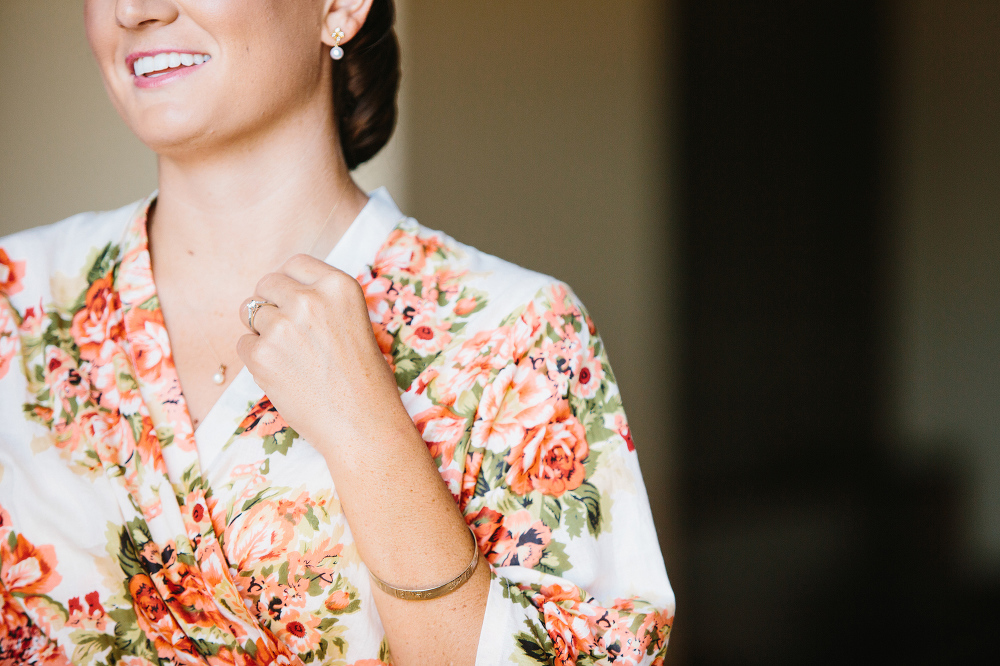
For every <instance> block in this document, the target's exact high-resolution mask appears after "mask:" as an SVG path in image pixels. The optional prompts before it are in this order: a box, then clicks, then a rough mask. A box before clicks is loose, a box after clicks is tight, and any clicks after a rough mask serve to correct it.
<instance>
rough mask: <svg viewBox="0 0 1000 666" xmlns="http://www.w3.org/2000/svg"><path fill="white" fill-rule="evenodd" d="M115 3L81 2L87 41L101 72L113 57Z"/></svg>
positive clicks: (99, 1)
mask: <svg viewBox="0 0 1000 666" xmlns="http://www.w3.org/2000/svg"><path fill="white" fill-rule="evenodd" d="M114 13H115V3H114V2H113V1H112V0H86V2H84V3H83V24H84V28H85V29H86V32H87V43H88V44H89V45H90V50H91V52H92V53H93V54H94V57H95V58H96V59H97V64H98V66H100V68H101V71H102V72H103V71H104V70H105V69H106V68H107V67H108V66H109V64H111V65H113V62H114V57H115V35H116V33H117V30H116V25H115V16H114Z"/></svg>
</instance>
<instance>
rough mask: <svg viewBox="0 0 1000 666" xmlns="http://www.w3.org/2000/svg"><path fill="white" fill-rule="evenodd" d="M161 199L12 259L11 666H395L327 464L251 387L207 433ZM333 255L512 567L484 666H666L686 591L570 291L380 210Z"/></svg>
mask: <svg viewBox="0 0 1000 666" xmlns="http://www.w3.org/2000/svg"><path fill="white" fill-rule="evenodd" d="M150 201H151V199H150V200H147V201H145V202H142V203H140V204H136V205H132V206H129V207H126V208H123V209H121V210H119V211H115V212H111V213H100V214H85V215H78V216H76V217H73V218H70V219H68V220H65V221H63V222H61V223H59V224H56V225H52V226H50V227H45V228H40V229H35V230H31V231H27V232H24V233H21V234H17V235H14V236H10V237H8V238H5V239H3V240H0V296H2V298H0V664H22V663H31V664H65V663H74V664H81V665H88V666H90V665H92V666H103V665H110V664H124V665H127V666H148V665H149V664H211V665H213V666H214V665H223V664H262V665H263V664H296V665H297V664H318V663H323V664H343V665H345V666H347V665H354V666H377V665H379V664H388V663H391V659H392V657H391V655H390V653H389V648H388V645H387V643H386V641H385V635H384V632H383V629H382V626H381V624H380V621H379V616H378V613H377V610H376V607H375V604H374V602H373V598H372V589H371V584H370V581H369V578H368V575H367V570H366V568H365V565H364V563H363V562H362V561H361V559H360V557H359V556H358V552H357V549H356V548H355V544H354V542H353V540H352V537H351V530H350V526H349V525H348V524H347V522H346V520H345V518H344V515H343V513H342V512H341V509H340V503H339V501H338V498H337V493H336V490H335V488H334V486H333V482H332V480H331V477H330V474H329V471H328V469H327V467H326V464H325V462H324V460H323V458H322V457H321V456H320V455H319V454H318V452H317V451H316V450H315V449H314V448H312V447H311V446H310V445H309V444H308V443H307V442H305V441H304V440H302V439H301V438H300V437H299V436H298V435H297V434H296V433H295V432H294V431H293V430H292V429H291V428H289V427H288V426H287V425H286V424H285V422H284V421H283V420H282V418H281V416H280V415H279V414H278V413H277V412H276V411H275V410H274V408H273V407H272V406H271V403H270V402H269V401H268V399H267V398H266V396H264V395H263V392H262V391H261V389H260V388H258V387H257V386H256V384H254V381H253V378H252V377H251V376H250V374H249V373H248V372H247V371H246V370H243V371H242V372H241V373H240V374H239V375H238V376H237V377H236V378H235V380H234V382H233V384H232V385H231V386H230V387H229V388H228V389H227V390H226V391H225V393H224V394H223V396H222V398H221V399H220V400H219V401H218V403H217V404H216V405H215V406H214V407H213V408H212V410H211V411H210V413H209V414H208V415H207V417H206V418H205V420H204V422H203V423H202V424H201V425H200V426H199V427H198V429H197V430H195V429H193V428H192V424H191V420H190V417H189V415H188V412H187V408H186V406H185V402H184V396H183V395H182V393H181V389H180V385H179V382H178V378H177V373H176V371H175V369H174V365H173V362H172V359H171V352H170V341H169V340H168V338H167V335H166V329H165V327H164V322H163V316H162V313H161V310H160V307H159V302H158V300H157V294H156V289H155V285H154V284H153V279H152V272H151V270H150V259H149V253H148V251H147V239H146V211H147V210H148V206H149V203H150ZM327 261H328V262H329V263H330V264H332V265H334V266H337V267H338V268H340V269H341V270H344V271H347V272H348V273H350V274H352V275H356V276H357V279H358V280H359V282H360V283H361V285H362V286H363V287H364V291H365V295H366V298H367V302H368V308H369V312H370V315H371V321H372V325H373V327H374V329H375V332H376V334H377V339H378V342H379V345H380V346H381V348H382V351H383V353H384V355H385V358H386V361H387V362H388V363H389V364H390V365H391V366H392V368H393V370H394V371H395V375H396V379H397V382H398V384H399V390H400V395H401V396H402V400H403V403H404V405H405V406H406V409H407V410H408V412H409V413H410V415H411V416H412V418H413V421H414V423H415V424H416V426H417V427H418V428H419V430H420V432H421V433H422V435H423V438H424V440H425V441H426V443H427V446H428V447H429V449H430V451H431V454H432V455H433V456H434V458H435V460H436V461H437V464H438V467H439V469H440V473H441V476H442V478H443V479H444V481H445V483H446V484H447V486H448V488H449V489H450V490H451V493H452V495H454V498H455V501H456V502H457V503H458V504H459V506H460V507H461V510H462V512H463V513H464V515H465V518H466V521H467V522H468V524H469V525H470V526H471V528H472V530H473V531H474V533H475V536H476V538H477V540H478V543H479V547H480V549H481V551H482V552H483V554H484V555H485V557H486V559H487V560H488V561H489V563H490V565H491V571H492V574H491V583H490V591H489V599H488V602H487V607H486V614H485V619H484V624H483V630H482V635H481V638H480V643H479V652H478V659H477V663H478V664H521V665H525V666H528V665H533V664H574V663H575V664H640V663H641V664H659V663H661V662H662V659H663V654H664V652H665V650H666V645H667V639H668V636H669V634H670V627H671V624H672V621H673V608H674V601H673V593H672V591H671V589H670V585H669V583H668V581H667V576H666V572H665V570H664V567H663V560H662V557H661V555H660V551H659V548H658V545H657V541H656V537H655V532H654V527H653V522H652V519H651V515H650V511H649V505H648V500H647V497H646V493H645V489H644V487H643V484H642V479H641V476H640V473H639V467H638V464H637V459H636V454H635V449H634V446H633V443H632V438H631V436H630V435H629V429H628V425H627V423H626V420H625V415H624V413H623V411H622V405H621V398H620V395H619V392H618V387H617V385H616V384H615V380H614V377H613V375H612V373H611V368H610V367H609V366H608V360H607V357H606V355H605V352H604V346H603V344H602V343H601V340H600V338H599V337H598V336H597V334H596V333H595V330H594V325H593V323H592V322H591V320H590V318H589V317H588V316H587V314H586V311H585V310H584V309H583V307H582V306H581V304H580V303H579V301H578V300H577V299H576V297H575V296H574V295H573V294H572V292H570V291H569V289H568V288H567V287H566V286H565V285H563V284H561V283H559V282H556V281H554V280H553V279H551V278H549V277H546V276H543V275H539V274H536V273H532V272H530V271H527V270H524V269H521V268H518V267H516V266H513V265H511V264H509V263H506V262H503V261H501V260H499V259H496V258H495V257H491V256H488V255H486V254H483V253H481V252H478V251H476V250H475V249H473V248H470V247H466V246H463V245H461V244H459V243H457V242H455V241H454V240H452V239H450V238H448V237H446V236H444V235H443V234H440V233H438V232H434V231H430V230H428V229H425V228H423V227H421V226H419V225H418V224H417V223H416V222H415V221H413V220H411V219H407V218H405V217H404V216H403V215H402V214H401V213H400V212H399V210H398V209H397V208H396V206H395V204H393V202H392V200H391V199H390V198H389V197H388V195H387V194H385V193H384V191H379V192H376V193H375V194H374V195H373V196H372V197H371V199H370V201H369V203H368V205H367V206H366V207H365V209H364V210H363V211H362V213H361V214H360V216H359V217H358V219H357V220H356V221H355V222H354V224H353V225H352V226H351V227H350V229H349V230H348V232H347V233H346V235H345V236H344V237H343V239H342V240H341V241H340V242H339V243H338V245H337V247H336V248H334V250H333V251H332V252H331V254H330V256H329V257H328V259H327ZM404 529H405V527H404Z"/></svg>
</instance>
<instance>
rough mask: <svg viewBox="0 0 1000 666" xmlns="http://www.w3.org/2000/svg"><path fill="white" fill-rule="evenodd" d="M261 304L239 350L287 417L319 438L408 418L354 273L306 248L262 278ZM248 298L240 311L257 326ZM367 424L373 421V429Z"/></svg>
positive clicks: (311, 437) (314, 440) (332, 439)
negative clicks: (250, 329) (303, 251)
mask: <svg viewBox="0 0 1000 666" xmlns="http://www.w3.org/2000/svg"><path fill="white" fill-rule="evenodd" d="M253 298H254V299H255V300H258V301H267V302H269V303H273V304H274V305H275V306H277V307H270V306H264V307H261V308H259V309H258V311H257V313H256V315H255V317H254V321H253V325H254V328H255V329H256V330H257V332H258V333H259V334H257V333H254V332H252V331H251V332H250V333H248V334H247V335H244V336H243V337H242V338H240V340H239V343H238V346H237V350H238V352H239V355H240V358H241V359H242V360H243V362H244V363H245V364H246V366H247V369H248V370H249V371H250V373H251V374H252V375H253V378H254V380H255V381H256V382H257V385H258V386H260V387H261V388H262V389H264V392H265V393H266V394H267V396H268V398H270V400H271V403H272V404H273V405H274V406H275V408H276V409H277V410H278V413H280V414H281V416H282V417H283V418H284V419H285V421H286V422H287V423H288V425H290V426H291V427H292V428H294V429H295V431H296V432H298V433H299V434H300V435H302V436H303V437H305V439H306V440H307V441H309V442H311V443H313V444H314V445H319V444H320V443H323V442H328V443H332V444H334V445H336V444H337V441H336V440H337V439H338V437H350V436H359V437H362V438H363V437H364V436H365V431H366V430H367V432H368V433H371V432H374V431H376V430H380V429H382V430H384V429H385V426H386V425H388V423H389V422H394V421H396V422H398V421H399V420H400V419H405V420H406V422H409V423H410V427H412V422H410V421H409V417H408V416H407V415H406V411H405V410H404V409H403V407H402V403H401V402H400V400H399V392H398V390H397V388H396V381H395V378H394V377H393V374H392V371H391V370H390V369H389V366H388V364H387V363H386V362H385V359H384V357H383V356H382V352H381V351H380V350H379V348H378V343H377V342H376V341H375V335H374V333H373V331H372V326H371V322H370V320H369V318H368V308H367V305H366V303H365V298H364V292H363V291H362V289H361V286H360V285H359V284H358V282H357V281H356V280H355V279H354V278H352V277H351V276H349V275H347V274H346V273H344V272H342V271H340V270H338V269H336V268H333V267H332V266H330V265H328V264H326V263H324V262H322V261H320V260H318V259H315V258H313V257H311V256H309V255H305V254H299V255H295V256H294V257H292V258H291V259H289V260H288V261H286V262H285V264H284V265H283V266H282V267H281V268H279V269H278V271H277V272H275V273H269V274H267V275H265V276H264V277H263V278H261V280H260V282H258V283H257V288H256V292H255V294H254V297H253ZM250 300H251V299H247V300H246V301H244V303H243V305H242V307H241V309H240V315H241V317H242V318H243V323H244V324H246V325H247V326H248V328H249V322H248V321H247V306H248V304H249V302H250ZM367 426H371V428H368V427H367Z"/></svg>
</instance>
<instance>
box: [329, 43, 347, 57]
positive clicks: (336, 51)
mask: <svg viewBox="0 0 1000 666" xmlns="http://www.w3.org/2000/svg"><path fill="white" fill-rule="evenodd" d="M330 57H331V58H333V59H334V60H340V59H341V58H343V57H344V49H342V48H340V47H339V46H334V47H333V48H332V49H330Z"/></svg>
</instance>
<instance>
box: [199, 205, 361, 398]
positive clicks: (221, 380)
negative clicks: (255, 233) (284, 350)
mask: <svg viewBox="0 0 1000 666" xmlns="http://www.w3.org/2000/svg"><path fill="white" fill-rule="evenodd" d="M346 189H347V187H346V186H345V187H344V188H343V189H342V190H341V192H340V196H338V197H337V203H335V204H334V205H333V208H331V209H330V213H329V214H328V215H327V216H326V220H325V221H324V222H323V224H322V225H321V226H320V228H319V231H318V232H317V233H316V236H315V238H313V241H312V245H310V247H309V252H308V254H309V255H312V254H313V252H315V251H316V245H317V244H318V243H319V241H320V238H322V236H323V232H324V231H326V228H327V227H328V226H330V220H332V219H333V215H334V213H336V212H337V209H338V208H340V203H341V202H342V201H343V200H344V193H345V191H346ZM185 296H186V294H185ZM189 302H190V301H184V304H185V305H184V306H185V307H186V308H187V309H188V310H189V311H190V312H191V313H192V314H197V313H196V312H194V309H193V308H191V307H189V306H188V305H187V303H189ZM197 327H198V332H199V333H200V334H201V337H202V340H204V341H205V344H206V345H207V346H208V348H209V350H210V351H211V352H212V356H213V357H214V358H215V361H216V362H217V363H218V364H219V366H218V368H217V369H216V371H215V374H213V375H212V382H214V383H215V384H216V385H217V386H222V385H223V384H225V383H226V371H227V370H228V369H229V366H228V365H226V364H225V363H223V362H222V361H221V360H220V358H219V354H218V353H217V352H216V351H215V345H213V344H212V341H211V340H210V339H209V337H208V335H206V334H205V329H204V327H203V326H202V325H201V324H200V323H198V324H197Z"/></svg>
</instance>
